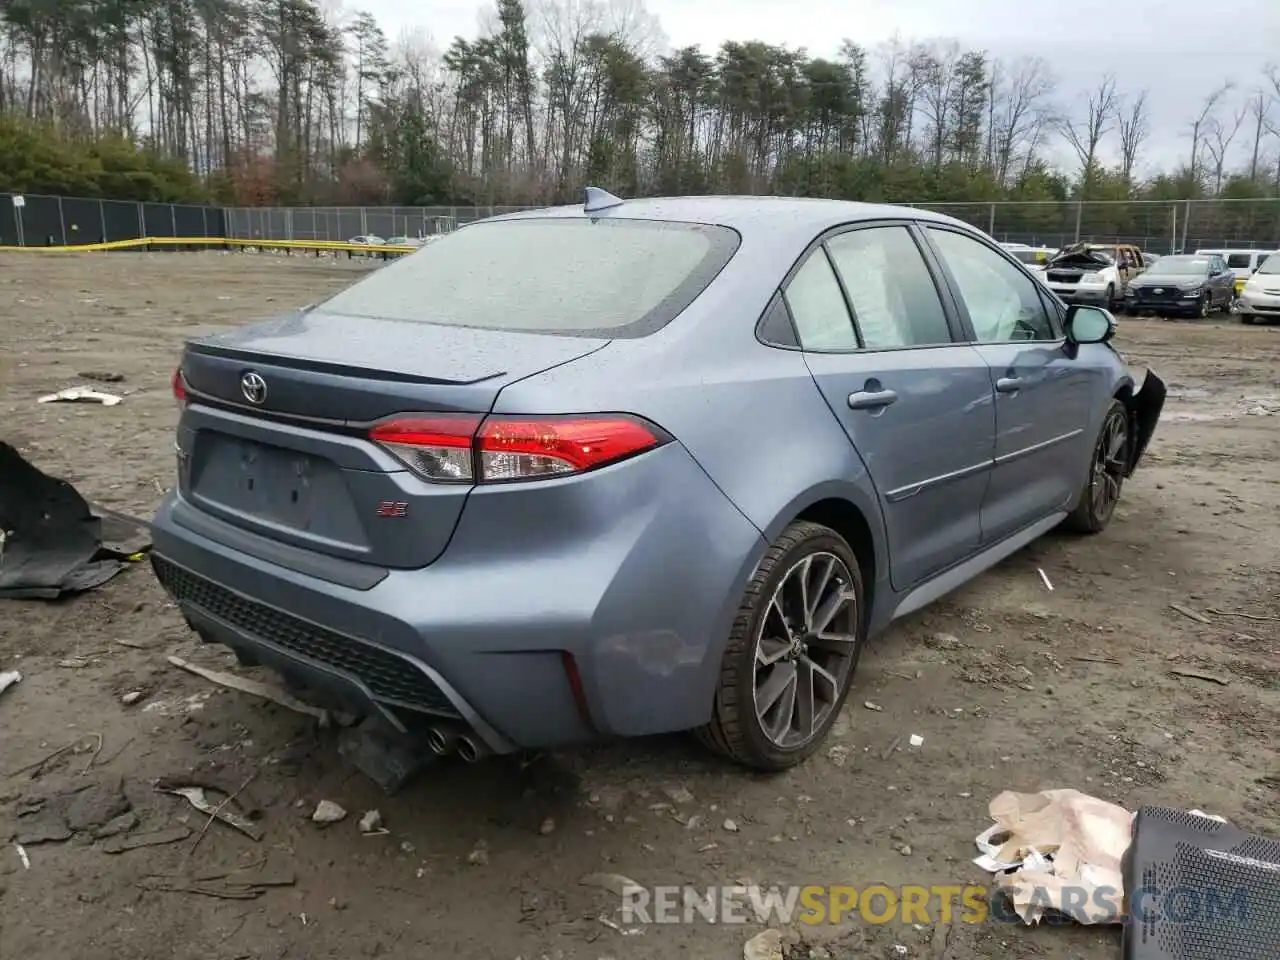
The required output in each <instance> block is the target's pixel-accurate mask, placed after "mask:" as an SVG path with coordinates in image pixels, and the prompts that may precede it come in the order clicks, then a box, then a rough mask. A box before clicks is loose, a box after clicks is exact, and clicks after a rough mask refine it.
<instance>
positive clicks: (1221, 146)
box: [1204, 106, 1249, 194]
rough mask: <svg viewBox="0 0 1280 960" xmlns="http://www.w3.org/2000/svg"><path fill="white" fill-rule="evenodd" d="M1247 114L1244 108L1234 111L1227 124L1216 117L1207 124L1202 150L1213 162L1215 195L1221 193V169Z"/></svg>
mask: <svg viewBox="0 0 1280 960" xmlns="http://www.w3.org/2000/svg"><path fill="white" fill-rule="evenodd" d="M1248 113H1249V108H1248V106H1244V107H1241V108H1240V109H1239V110H1236V111H1235V113H1233V114H1232V115H1231V119H1230V121H1228V122H1227V123H1223V122H1222V121H1221V120H1219V119H1217V118H1216V117H1212V118H1210V120H1209V122H1208V125H1207V126H1208V129H1207V130H1206V131H1205V140H1204V148H1205V150H1207V151H1208V153H1209V156H1210V157H1211V158H1212V160H1213V192H1214V193H1215V194H1216V193H1220V192H1221V191H1222V175H1223V169H1224V168H1225V167H1226V164H1227V155H1228V152H1229V151H1230V150H1231V143H1232V141H1233V140H1235V138H1236V136H1237V135H1238V134H1239V133H1240V127H1241V126H1242V125H1243V124H1244V118H1245V117H1246V116H1247V115H1248Z"/></svg>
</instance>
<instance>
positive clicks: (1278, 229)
mask: <svg viewBox="0 0 1280 960" xmlns="http://www.w3.org/2000/svg"><path fill="white" fill-rule="evenodd" d="M912 206H919V207H921V208H923V209H927V210H934V211H937V212H938V213H944V214H947V215H948V216H952V217H955V218H956V219H957V220H963V221H965V222H966V223H970V224H973V225H974V226H976V227H979V228H981V229H983V230H985V231H987V232H988V233H990V234H991V235H992V236H993V237H995V238H996V239H997V240H1000V241H1002V242H1006V243H1026V244H1030V245H1032V246H1045V247H1063V246H1066V245H1067V244H1069V243H1074V242H1077V241H1081V240H1083V241H1090V242H1098V243H1131V244H1133V245H1134V246H1137V247H1139V248H1141V249H1143V250H1146V251H1148V252H1149V253H1157V254H1169V253H1174V252H1177V251H1188V252H1190V251H1195V250H1202V249H1210V248H1218V249H1221V248H1224V247H1226V248H1232V247H1240V248H1251V249H1264V250H1278V249H1280V198H1272V199H1265V200H1172V201H1169V200H1129V201H1090V200H1085V201H1075V200H1070V201H1065V202H1059V201H1033V202H1025V203H1024V202H1018V201H1005V202H999V203H923V204H912Z"/></svg>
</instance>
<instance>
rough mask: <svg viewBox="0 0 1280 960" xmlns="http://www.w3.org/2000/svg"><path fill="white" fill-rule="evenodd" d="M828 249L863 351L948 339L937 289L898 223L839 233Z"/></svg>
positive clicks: (912, 243)
mask: <svg viewBox="0 0 1280 960" xmlns="http://www.w3.org/2000/svg"><path fill="white" fill-rule="evenodd" d="M827 249H828V250H829V251H830V253H831V259H832V260H833V261H834V262H835V265H836V269H837V270H838V271H839V273H840V279H841V280H843V281H844V288H845V290H846V291H847V292H848V294H849V301H850V303H851V304H852V306H853V319H854V323H855V324H857V328H858V332H860V333H861V334H862V344H863V346H864V347H866V348H867V349H868V350H876V349H886V348H890V347H922V346H929V345H934V344H942V343H950V342H951V330H950V328H949V327H948V326H947V315H946V314H945V313H944V312H943V310H942V301H941V300H940V299H939V298H938V289H937V287H935V286H934V283H933V277H932V276H930V274H929V268H928V267H927V266H925V262H924V258H923V257H922V256H921V255H920V249H919V247H917V246H916V242H915V240H913V239H912V238H911V232H910V231H909V230H908V229H907V228H906V227H903V226H893V227H870V228H867V229H863V230H852V231H850V232H848V233H842V234H840V235H839V236H837V237H833V238H832V239H831V240H828V241H827Z"/></svg>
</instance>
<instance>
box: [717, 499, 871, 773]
mask: <svg viewBox="0 0 1280 960" xmlns="http://www.w3.org/2000/svg"><path fill="white" fill-rule="evenodd" d="M864 596H865V594H864V592H863V585H862V572H861V570H860V568H859V566H858V560H857V557H856V556H854V553H853V550H852V549H850V547H849V544H848V543H846V542H845V540H844V538H843V537H841V536H840V535H839V534H838V533H836V532H835V531H834V530H831V529H830V528H828V527H824V526H821V525H820V524H816V523H809V522H805V521H798V522H796V523H793V524H791V526H789V527H788V528H787V529H786V530H785V531H783V533H782V535H781V536H780V537H779V538H778V539H777V541H776V542H775V543H774V544H773V546H772V547H770V548H769V551H768V553H766V554H765V557H764V559H763V560H762V561H761V562H760V566H759V567H758V568H757V569H756V572H755V575H754V576H753V577H752V578H751V582H750V583H749V584H748V586H747V590H746V594H745V595H744V596H743V599H742V604H741V606H739V608H738V615H737V617H736V618H735V619H734V622H733V630H732V632H731V633H730V635H729V643H728V645H727V647H726V648H725V651H724V656H723V659H722V660H721V666H720V680H719V683H718V685H717V687H716V693H715V703H714V706H713V710H712V716H711V722H710V723H708V724H707V725H706V726H705V727H703V728H701V729H700V730H699V731H698V735H699V738H700V739H701V740H702V741H703V743H705V744H706V745H707V746H709V747H711V748H712V749H713V750H715V751H717V752H718V753H721V754H724V755H725V756H727V757H729V758H731V759H733V760H735V761H737V762H738V763H741V764H744V765H745V766H749V767H754V768H756V769H759V770H771V771H777V770H785V769H787V768H788V767H792V766H795V765H796V764H798V763H800V762H801V761H802V760H804V759H805V758H807V757H808V756H810V755H811V754H812V753H813V752H814V751H815V750H817V749H818V747H819V746H821V744H822V741H823V740H824V739H825V738H826V736H827V732H828V731H829V730H830V729H831V725H832V724H833V723H834V722H835V719H836V717H837V716H839V714H840V709H841V707H842V706H843V705H844V701H845V697H846V696H848V693H849V688H850V686H851V685H852V680H853V674H854V671H855V669H856V668H857V664H858V657H859V655H860V654H861V652H862V640H863V633H864V617H863V597H864Z"/></svg>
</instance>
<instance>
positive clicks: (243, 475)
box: [153, 189, 1164, 769]
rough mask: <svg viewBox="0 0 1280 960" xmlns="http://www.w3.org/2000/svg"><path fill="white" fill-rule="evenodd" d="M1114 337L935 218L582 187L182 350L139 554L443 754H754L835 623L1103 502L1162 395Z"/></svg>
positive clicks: (184, 600)
mask: <svg viewBox="0 0 1280 960" xmlns="http://www.w3.org/2000/svg"><path fill="white" fill-rule="evenodd" d="M1114 332H1115V323H1114V320H1113V319H1112V318H1111V316H1110V314H1108V313H1107V312H1106V311H1104V310H1101V309H1098V308H1093V307H1072V308H1069V309H1068V308H1067V307H1065V306H1064V305H1063V304H1062V303H1061V302H1060V301H1058V300H1057V299H1056V298H1055V297H1054V295H1053V294H1052V293H1051V292H1050V291H1048V290H1047V289H1046V288H1045V286H1044V285H1043V284H1041V283H1038V282H1037V281H1036V280H1035V279H1033V278H1032V276H1031V275H1030V274H1029V273H1028V272H1027V271H1026V270H1025V269H1024V268H1023V266H1022V265H1021V264H1020V263H1019V262H1018V261H1017V260H1016V259H1014V258H1013V257H1011V256H1010V255H1009V254H1008V253H1007V252H1006V251H1004V250H1002V249H1001V248H1000V247H999V245H997V244H996V243H995V242H993V241H992V240H991V238H990V237H988V236H986V235H985V234H983V233H981V232H980V231H978V230H975V229H974V228H972V227H969V226H967V225H966V224H963V223H961V222H958V221H956V220H953V219H951V218H948V217H944V216H940V215H938V214H933V213H929V212H926V211H923V210H916V209H904V208H899V207H891V206H873V205H866V204H857V203H845V202H838V201H829V200H796V199H782V198H758V197H697V198H678V199H651V200H629V201H625V202H623V201H621V200H618V199H617V198H616V197H613V196H610V195H609V194H607V193H604V192H603V191H600V190H595V189H589V190H588V191H587V198H586V202H585V203H584V205H582V206H575V207H566V208H554V209H547V210H539V211H533V212H526V213H519V214H515V215H512V216H507V217H500V218H496V219H492V220H486V221H482V222H479V223H476V224H473V225H470V226H466V227H464V228H462V229H460V230H458V231H457V232H455V233H453V234H451V235H449V236H446V237H444V238H442V239H440V240H438V241H437V242H436V243H432V244H429V245H427V246H425V247H424V248H423V249H421V250H420V251H418V252H415V253H413V254H410V255H408V256H406V257H404V258H402V259H401V260H399V261H396V262H393V263H390V264H388V265H387V266H385V267H383V268H381V269H379V270H377V271H376V272H374V273H371V274H369V275H368V276H366V277H364V278H363V279H361V280H360V281H358V282H356V283H354V284H352V285H351V286H349V287H347V288H346V289H344V290H342V291H341V292H340V293H338V294H337V295H336V296H334V297H332V298H331V299H329V300H327V301H325V302H324V303H321V304H319V305H318V306H315V307H311V308H308V309H305V310H303V311H300V312H298V313H295V314H292V315H288V316H285V317H282V318H279V319H276V320H274V321H271V322H267V323H261V324H256V325H252V326H246V327H243V328H240V329H237V330H234V331H232V332H229V333H224V334H219V335H215V336H210V337H205V338H201V339H197V340H192V341H191V342H189V343H188V344H187V346H186V349H185V351H184V353H183V356H182V360H181V366H180V368H179V369H178V371H177V372H176V373H175V375H174V381H173V383H174V393H175V396H176V397H177V399H178V401H179V403H180V404H181V408H182V414H181V420H180V422H179V426H178V431H177V443H176V450H177V463H178V484H177V487H176V489H175V490H174V491H173V492H172V493H171V494H170V495H169V496H168V497H167V498H166V499H165V501H164V503H163V504H162V506H161V507H160V510H159V512H158V514H157V516H156V519H155V530H154V544H155V547H154V553H153V560H154V567H155V571H156V574H157V576H158V577H159V579H160V581H161V583H162V584H163V585H164V587H165V589H166V590H168V592H169V593H170V594H171V595H172V596H173V598H174V599H175V600H176V601H177V603H178V604H179V606H180V607H181V609H182V612H183V613H184V615H185V616H186V618H187V620H188V622H189V623H190V624H191V626H192V627H193V628H194V629H195V630H196V631H198V632H199V634H200V635H201V636H202V637H204V638H205V639H207V640H211V641H216V642H219V643H223V644H226V645H227V646H229V647H231V648H232V649H234V650H235V651H236V653H237V654H238V655H239V656H240V658H241V660H242V661H244V662H246V663H262V664H267V665H269V666H271V667H273V668H275V669H276V670H278V671H279V672H280V673H282V674H283V675H284V676H285V677H286V678H287V679H288V680H289V681H290V682H291V683H292V684H293V685H294V686H296V687H298V688H300V689H302V690H303V691H305V692H307V693H308V694H309V695H310V696H312V697H314V698H316V699H317V700H318V701H320V702H325V703H332V704H335V705H338V704H340V705H342V706H343V707H345V708H346V709H348V710H350V711H352V712H355V713H358V714H362V715H366V716H374V717H379V718H381V721H380V722H385V723H386V724H388V725H390V726H393V727H395V728H397V729H399V730H402V731H404V732H405V733H406V734H410V735H414V736H423V737H426V738H427V739H428V741H429V742H430V743H431V744H432V746H433V747H435V748H436V749H437V750H438V751H440V752H446V751H453V750H456V751H457V752H459V753H460V754H461V755H462V756H463V757H464V758H466V759H468V760H475V759H478V758H479V757H481V756H483V755H485V754H488V753H492V752H499V753H501V752H508V751H511V750H514V749H517V748H532V747H550V746H557V745H565V744H571V743H575V742H584V741H590V740H594V739H599V738H602V737H619V736H621V737H628V736H638V735H643V734H652V733H658V732H663V731H674V730H684V729H695V730H698V731H699V732H700V734H701V736H702V738H703V739H704V740H705V741H706V742H707V743H708V744H710V745H711V746H713V747H714V748H716V749H718V750H720V751H721V752H723V753H725V754H727V755H728V756H730V757H732V758H734V759H736V760H738V761H741V762H743V763H745V764H748V765H751V766H755V767H759V768H764V769H780V768H784V767H787V766H790V765H792V764H795V763H797V762H799V761H800V760H801V759H803V758H804V757H806V756H808V755H809V754H811V753H812V752H813V751H814V750H815V749H816V748H817V747H818V746H819V744H820V743H821V742H822V740H823V738H824V737H825V735H826V733H827V731H828V730H829V729H830V727H831V724H832V723H833V721H834V720H835V717H836V715H837V714H838V712H839V710H840V707H841V704H842V702H843V701H844V699H845V697H846V696H847V695H848V693H849V690H850V688H851V686H852V685H853V683H854V674H855V669H856V667H857V663H858V656H859V654H860V652H861V650H862V647H863V645H864V644H865V642H866V640H867V637H869V636H871V635H873V634H875V633H876V632H877V631H879V630H881V629H883V628H884V627H885V626H886V625H887V624H888V623H889V622H890V621H892V620H894V619H895V618H898V617H902V616H904V615H906V614H909V613H911V612H912V611H914V610H918V609H919V608H921V607H922V606H924V605H925V604H927V603H929V602H931V601H933V600H934V599H936V598H938V597H940V596H941V595H943V594H944V593H946V592H947V591H949V590H951V589H953V588H955V587H957V586H959V585H960V584H962V583H964V582H965V581H966V580H969V579H970V578H972V577H974V576H975V575H977V574H978V573H980V572H981V571H983V570H985V569H986V568H988V567H990V566H991V565H992V564H994V563H996V562H997V561H999V560H1000V559H1001V558H1003V557H1005V556H1007V555H1009V554H1010V553H1012V552H1014V551H1015V550H1017V549H1018V548H1020V547H1022V546H1023V545H1025V544H1027V543H1028V542H1030V541H1031V540H1033V539H1035V538H1036V537H1038V536H1040V535H1041V534H1043V533H1045V532H1047V531H1048V530H1050V529H1052V528H1053V527H1056V526H1058V525H1059V524H1062V523H1064V522H1066V523H1068V524H1069V525H1070V526H1071V527H1073V528H1075V529H1077V530H1080V531H1083V532H1086V533H1092V532H1097V531H1100V530H1102V529H1103V528H1104V527H1105V526H1106V525H1107V523H1108V521H1109V520H1110V519H1111V516H1112V513H1113V511H1114V509H1115V505H1116V502H1117V499H1118V498H1119V496H1120V489H1121V485H1122V484H1123V483H1124V481H1125V479H1126V478H1127V477H1129V476H1130V475H1131V474H1132V472H1133V470H1134V469H1135V467H1136V466H1137V464H1138V461H1139V458H1140V457H1141V455H1142V452H1143V450H1144V449H1145V447H1146V445H1147V442H1148V440H1149V438H1150V437H1151V434H1152V431H1153V430H1154V429H1155V426H1156V422H1157V420H1158V418H1159V415H1160V411H1161V408H1162V405H1163V401H1164V387H1163V384H1162V383H1161V382H1160V380H1159V378H1158V377H1156V376H1155V375H1154V374H1152V373H1149V372H1148V373H1146V374H1145V375H1142V374H1134V373H1131V372H1130V370H1129V368H1128V367H1127V366H1126V364H1125V363H1124V361H1123V360H1122V358H1121V357H1120V356H1119V355H1118V354H1117V353H1116V352H1115V350H1114V349H1113V348H1112V347H1111V345H1110V344H1109V343H1108V341H1109V340H1110V338H1111V337H1112V335H1113V334H1114Z"/></svg>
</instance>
